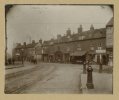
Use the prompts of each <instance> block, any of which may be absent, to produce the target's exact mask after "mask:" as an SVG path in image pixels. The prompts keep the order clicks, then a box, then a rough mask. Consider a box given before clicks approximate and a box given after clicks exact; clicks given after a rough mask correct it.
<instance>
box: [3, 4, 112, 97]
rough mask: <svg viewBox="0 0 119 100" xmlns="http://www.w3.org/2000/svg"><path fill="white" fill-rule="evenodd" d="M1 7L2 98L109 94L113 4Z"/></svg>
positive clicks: (9, 5)
mask: <svg viewBox="0 0 119 100" xmlns="http://www.w3.org/2000/svg"><path fill="white" fill-rule="evenodd" d="M4 8H5V68H4V70H5V79H4V80H5V85H4V93H5V94H79V95H80V94H113V67H114V66H113V36H114V5H109V4H37V5H36V4H6V5H5V6H4Z"/></svg>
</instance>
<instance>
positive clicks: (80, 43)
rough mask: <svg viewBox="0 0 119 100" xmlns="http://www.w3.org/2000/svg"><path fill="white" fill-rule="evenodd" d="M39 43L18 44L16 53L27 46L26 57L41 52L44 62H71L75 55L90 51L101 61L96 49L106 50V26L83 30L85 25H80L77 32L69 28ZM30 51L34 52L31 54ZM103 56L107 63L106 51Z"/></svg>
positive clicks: (97, 60)
mask: <svg viewBox="0 0 119 100" xmlns="http://www.w3.org/2000/svg"><path fill="white" fill-rule="evenodd" d="M38 43H39V42H38ZM38 43H33V42H32V43H31V44H27V45H26V46H25V44H24V45H20V47H19V46H17V47H16V48H15V52H14V55H16V53H17V52H16V51H17V50H18V51H21V50H20V49H22V48H24V46H25V47H26V48H25V49H24V50H26V51H27V53H26V54H25V55H24V56H26V59H28V58H30V57H32V56H35V55H38V52H39V55H40V57H39V59H41V60H42V61H44V62H62V63H70V62H71V59H72V58H73V57H76V56H77V57H80V56H83V55H86V54H87V53H88V54H91V55H93V57H94V59H95V60H96V62H99V55H98V54H96V52H95V51H96V50H97V49H99V48H101V49H104V50H106V28H100V29H95V28H94V26H93V25H91V27H90V29H89V30H88V31H83V27H82V25H80V27H79V28H78V29H77V33H72V32H71V29H70V28H68V30H66V34H65V35H63V36H61V35H57V38H56V39H51V40H48V41H44V42H43V43H41V45H38ZM36 48H37V49H36ZM30 52H32V53H31V54H30ZM33 52H34V53H33ZM20 55H21V54H20ZM20 55H19V56H20ZM32 58H33V57H32ZM103 58H104V59H103V61H104V63H105V64H106V61H105V60H107V59H106V58H107V55H106V53H105V54H103Z"/></svg>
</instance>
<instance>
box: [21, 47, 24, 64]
mask: <svg viewBox="0 0 119 100" xmlns="http://www.w3.org/2000/svg"><path fill="white" fill-rule="evenodd" d="M23 54H24V49H23V48H22V49H21V56H22V64H23V65H24V57H23Z"/></svg>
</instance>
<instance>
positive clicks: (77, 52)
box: [70, 51, 87, 56]
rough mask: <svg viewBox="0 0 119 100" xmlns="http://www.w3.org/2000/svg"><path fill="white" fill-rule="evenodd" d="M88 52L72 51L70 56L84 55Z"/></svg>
mask: <svg viewBox="0 0 119 100" xmlns="http://www.w3.org/2000/svg"><path fill="white" fill-rule="evenodd" d="M86 53H87V52H86V51H75V52H73V53H71V54H70V56H83V55H85V54H86Z"/></svg>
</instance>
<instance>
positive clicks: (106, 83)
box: [81, 72, 113, 94]
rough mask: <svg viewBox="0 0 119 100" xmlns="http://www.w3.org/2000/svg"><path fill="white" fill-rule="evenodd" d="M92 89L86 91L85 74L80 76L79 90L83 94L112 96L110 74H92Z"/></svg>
mask: <svg viewBox="0 0 119 100" xmlns="http://www.w3.org/2000/svg"><path fill="white" fill-rule="evenodd" d="M92 76H93V85H94V89H88V88H87V86H86V83H87V74H81V85H82V87H81V90H82V93H83V94H112V93H113V90H112V87H113V84H112V82H113V81H112V74H107V73H96V72H93V73H92Z"/></svg>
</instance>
